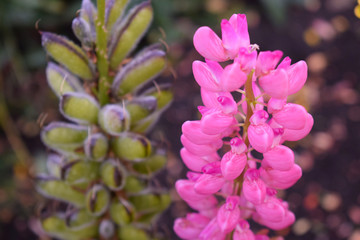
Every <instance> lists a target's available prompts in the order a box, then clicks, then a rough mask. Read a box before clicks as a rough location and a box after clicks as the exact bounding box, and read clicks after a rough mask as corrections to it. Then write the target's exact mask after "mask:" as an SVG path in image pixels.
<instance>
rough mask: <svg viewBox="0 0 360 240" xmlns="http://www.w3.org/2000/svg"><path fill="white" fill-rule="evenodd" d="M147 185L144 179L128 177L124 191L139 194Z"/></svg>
mask: <svg viewBox="0 0 360 240" xmlns="http://www.w3.org/2000/svg"><path fill="white" fill-rule="evenodd" d="M145 187H146V183H145V181H144V180H143V179H139V178H136V177H135V176H128V177H127V178H126V181H125V187H124V190H125V191H126V192H127V193H129V194H133V193H138V192H141V191H142V190H144V189H145Z"/></svg>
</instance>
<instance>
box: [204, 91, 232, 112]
mask: <svg viewBox="0 0 360 240" xmlns="http://www.w3.org/2000/svg"><path fill="white" fill-rule="evenodd" d="M200 91H201V99H202V101H203V103H204V105H205V106H206V107H208V108H221V107H222V106H221V104H220V103H219V101H218V98H219V97H221V96H223V97H227V98H230V99H232V100H234V98H233V96H232V95H231V93H229V92H212V91H208V90H205V89H204V88H201V89H200Z"/></svg>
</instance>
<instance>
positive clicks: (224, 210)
mask: <svg viewBox="0 0 360 240" xmlns="http://www.w3.org/2000/svg"><path fill="white" fill-rule="evenodd" d="M231 198H233V197H228V198H227V199H226V203H225V204H223V205H222V206H221V207H220V209H219V211H218V214H217V221H218V224H219V226H220V229H221V231H222V232H223V233H230V232H231V231H232V230H234V228H235V226H236V224H237V223H238V221H239V219H240V209H239V207H238V204H237V202H234V201H232V199H231Z"/></svg>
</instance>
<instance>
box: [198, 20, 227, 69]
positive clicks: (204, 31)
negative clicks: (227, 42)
mask: <svg viewBox="0 0 360 240" xmlns="http://www.w3.org/2000/svg"><path fill="white" fill-rule="evenodd" d="M194 46H195V48H196V50H197V51H198V52H199V53H200V54H201V55H202V56H203V57H204V58H206V59H210V60H213V61H217V62H223V61H226V60H228V57H227V56H226V54H225V49H224V47H223V46H222V41H221V39H220V38H219V37H218V36H217V35H216V33H214V31H213V30H211V29H210V28H209V27H201V28H199V29H198V30H197V31H196V32H195V34H194Z"/></svg>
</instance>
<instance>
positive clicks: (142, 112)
mask: <svg viewBox="0 0 360 240" xmlns="http://www.w3.org/2000/svg"><path fill="white" fill-rule="evenodd" d="M156 105H157V102H156V98H155V97H153V96H140V97H136V98H134V99H132V100H131V101H129V102H127V103H126V110H127V111H128V113H129V114H130V118H131V126H130V128H131V127H133V126H134V125H135V124H136V123H137V122H138V121H140V120H142V119H144V118H146V117H147V116H149V115H150V114H151V113H153V112H154V111H155V110H156Z"/></svg>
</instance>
